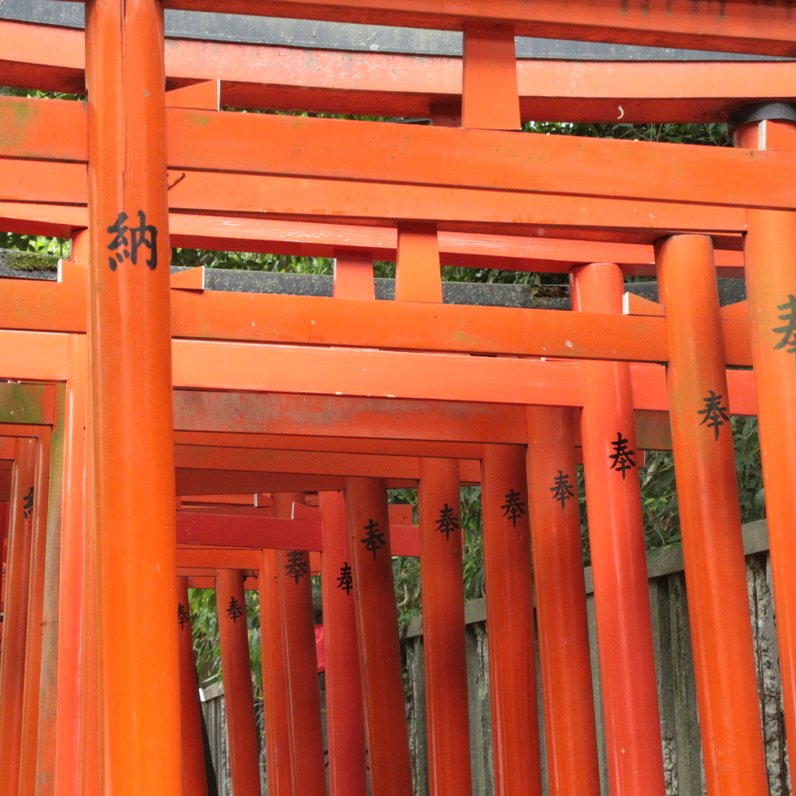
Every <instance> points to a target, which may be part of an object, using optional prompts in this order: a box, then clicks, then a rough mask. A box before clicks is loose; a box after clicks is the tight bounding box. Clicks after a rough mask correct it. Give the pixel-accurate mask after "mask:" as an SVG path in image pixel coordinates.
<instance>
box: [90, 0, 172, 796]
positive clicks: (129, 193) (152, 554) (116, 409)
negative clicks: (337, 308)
mask: <svg viewBox="0 0 796 796" xmlns="http://www.w3.org/2000/svg"><path fill="white" fill-rule="evenodd" d="M86 81H87V86H88V104H87V114H86V115H87V122H88V124H87V133H88V135H87V141H88V154H89V159H88V187H89V212H90V221H89V230H90V232H89V234H90V236H91V246H90V248H91V258H90V259H91V264H90V277H89V282H90V291H89V317H90V327H89V349H90V356H89V362H90V368H91V383H92V390H93V413H92V423H93V430H94V436H93V441H94V468H95V469H94V474H95V478H94V482H93V484H92V491H93V493H94V495H95V498H96V503H95V524H94V528H93V530H94V531H95V533H96V538H97V543H98V561H99V565H98V593H97V596H98V600H97V605H98V608H99V627H98V638H99V648H100V656H99V663H100V679H101V684H102V685H101V706H102V722H103V723H102V747H101V748H102V753H101V759H102V787H103V789H104V790H106V791H110V792H113V793H114V794H118V795H119V796H125V794H132V793H157V792H165V793H178V792H179V790H180V787H181V766H180V755H179V749H180V703H179V691H178V689H177V688H176V684H177V683H178V682H179V681H178V676H179V659H178V650H177V628H176V626H175V623H174V614H173V610H174V605H175V603H176V593H175V581H174V571H175V564H176V562H175V527H174V462H173V449H172V444H171V432H172V428H173V421H172V410H171V346H170V334H169V303H168V302H169V281H168V276H169V274H168V263H169V257H170V248H169V241H168V209H167V204H166V190H167V186H166V180H165V178H164V174H165V170H166V141H165V136H164V132H163V131H164V128H165V106H164V92H163V89H164V84H165V73H164V65H163V9H162V6H161V5H160V3H159V2H157V0H131V2H126V3H125V4H124V5H120V4H119V3H117V2H115V0H93V2H90V3H89V4H88V5H87V15H86ZM83 145H84V146H85V141H84V142H83ZM132 174H135V175H136V177H135V179H133V178H131V176H130V175H132ZM122 213H124V214H126V215H124V216H122V215H120V214H122ZM125 219H126V222H125ZM117 222H123V223H126V225H127V227H128V233H127V236H128V237H127V241H126V242H125V243H124V244H121V245H120V246H119V248H118V249H113V248H109V247H112V245H113V243H114V240H115V236H114V234H113V230H112V227H114V225H116V224H117ZM136 228H138V233H139V234H140V235H141V236H143V240H144V241H145V242H146V243H148V244H149V246H148V247H147V246H146V245H141V246H140V248H139V249H138V257H139V262H138V264H137V265H134V264H133V262H132V253H133V251H135V249H134V248H133V247H134V242H135V241H134V239H133V236H134V235H135V234H136V233H135V229H136ZM119 234H123V233H121V232H120V233H119ZM155 234H157V240H155V239H154V236H155ZM128 244H129V246H130V247H131V248H130V249H129V251H130V257H129V258H126V257H125V256H124V254H123V251H124V250H125V248H126V246H127V245H128ZM116 254H120V255H121V260H118V259H117V258H116V256H115V255H116ZM111 258H113V262H114V269H111V267H110V265H109V264H110V260H111ZM155 258H156V259H155ZM154 649H157V650H158V654H157V655H153V654H152V650H154ZM142 727H149V728H151V727H157V728H158V731H157V732H156V733H147V732H142V731H141V729H140V728H142ZM92 763H93V764H94V765H96V766H98V765H99V758H98V759H96V760H94V761H92Z"/></svg>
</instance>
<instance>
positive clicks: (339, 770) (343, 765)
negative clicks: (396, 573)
mask: <svg viewBox="0 0 796 796" xmlns="http://www.w3.org/2000/svg"><path fill="white" fill-rule="evenodd" d="M320 511H321V535H322V539H323V554H322V556H321V590H322V596H323V631H324V632H323V639H324V652H325V657H326V727H327V739H328V740H327V743H328V747H329V793H330V795H331V796H366V794H367V792H368V783H367V773H366V769H365V716H364V713H363V708H362V689H361V685H360V684H361V673H360V670H359V654H358V647H357V628H356V614H355V610H354V596H353V594H352V591H353V576H352V577H351V582H350V583H349V579H348V576H349V574H350V573H351V563H350V556H349V553H348V532H347V529H346V509H345V500H344V498H343V495H342V493H341V492H322V493H321V495H320ZM391 530H392V529H391Z"/></svg>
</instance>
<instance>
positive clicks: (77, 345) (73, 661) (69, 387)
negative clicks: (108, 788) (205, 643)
mask: <svg viewBox="0 0 796 796" xmlns="http://www.w3.org/2000/svg"><path fill="white" fill-rule="evenodd" d="M88 243H89V236H88V233H87V232H85V231H84V232H80V233H77V234H76V235H75V236H74V237H73V238H72V251H71V254H70V262H71V263H72V264H73V265H75V267H76V266H77V265H80V266H82V268H83V269H85V274H86V276H85V278H86V279H87V278H88V251H87V248H88ZM68 357H69V359H68V374H69V376H68V379H67V382H66V386H65V395H64V419H63V423H64V430H63V467H62V479H63V484H62V489H63V495H62V498H61V517H60V520H61V522H60V524H61V539H60V550H59V552H60V566H59V573H58V606H57V609H58V652H57V673H56V681H57V682H56V690H57V705H58V709H57V711H56V712H55V717H54V722H53V723H54V727H53V732H54V735H55V739H54V744H55V749H54V756H55V760H54V777H53V793H75V792H78V791H79V789H80V787H81V765H82V763H81V761H82V755H83V753H84V752H88V750H92V749H93V751H94V754H96V748H95V747H96V742H97V737H96V732H93V733H84V729H85V728H86V724H87V721H88V719H89V717H91V718H93V719H94V720H95V723H94V726H95V727H96V719H97V716H96V710H94V711H87V710H83V707H82V701H83V698H84V697H85V696H86V690H87V689H88V688H94V689H96V671H95V670H91V669H90V667H89V664H88V662H87V660H86V655H85V653H86V652H87V651H90V650H91V648H92V647H93V648H96V634H95V633H94V632H93V631H92V630H89V628H93V627H94V624H93V622H94V615H93V613H92V614H91V616H90V617H89V616H87V615H86V613H85V611H84V601H86V600H87V598H88V596H89V595H94V593H95V590H94V586H93V584H94V580H93V578H94V575H95V572H96V570H95V567H94V566H93V564H94V562H95V557H94V556H93V555H91V554H89V553H88V552H87V549H88V544H89V543H90V542H92V540H93V537H92V536H91V534H90V531H89V525H88V523H89V522H90V519H91V517H92V512H91V511H89V510H87V505H86V504H87V500H86V485H87V483H88V459H87V455H88V444H87V419H88V404H89V397H88V383H87V376H88V343H87V340H86V337H85V335H72V336H70V339H69V353H68ZM78 639H82V642H78V641H77V640H78ZM89 645H91V646H89ZM92 660H93V661H94V664H96V656H93V657H92ZM95 770H96V769H95ZM83 787H84V792H85V793H93V792H94V791H92V790H91V789H90V788H89V787H88V785H87V783H86V782H84V783H83Z"/></svg>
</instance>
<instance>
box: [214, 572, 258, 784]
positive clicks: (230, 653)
mask: <svg viewBox="0 0 796 796" xmlns="http://www.w3.org/2000/svg"><path fill="white" fill-rule="evenodd" d="M216 610H217V612H218V636H219V640H220V642H221V666H222V671H223V679H224V704H225V706H226V715H227V740H228V743H229V747H228V748H229V766H230V775H231V780H232V787H233V788H234V790H235V793H239V794H241V796H255V794H257V795H259V793H260V761H259V752H258V750H257V725H256V724H255V720H254V696H253V695H252V678H251V663H250V660H249V634H248V629H247V620H246V595H245V594H244V592H243V575H242V573H241V571H240V570H233V569H219V570H218V571H217V572H216Z"/></svg>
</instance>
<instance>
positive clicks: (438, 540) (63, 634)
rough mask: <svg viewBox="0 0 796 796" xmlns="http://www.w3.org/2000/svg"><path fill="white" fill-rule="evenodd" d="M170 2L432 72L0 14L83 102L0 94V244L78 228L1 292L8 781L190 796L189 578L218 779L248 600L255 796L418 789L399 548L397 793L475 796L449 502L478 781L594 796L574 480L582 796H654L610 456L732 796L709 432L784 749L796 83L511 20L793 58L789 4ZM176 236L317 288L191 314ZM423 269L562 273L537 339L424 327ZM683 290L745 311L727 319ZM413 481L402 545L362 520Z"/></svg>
mask: <svg viewBox="0 0 796 796" xmlns="http://www.w3.org/2000/svg"><path fill="white" fill-rule="evenodd" d="M63 5H64V7H66V6H68V5H69V4H66V3H64V4H63ZM165 5H166V6H167V7H170V8H175V9H189V10H194V11H197V10H198V11H205V12H218V11H224V12H227V13H238V14H263V13H266V12H267V13H268V14H270V15H272V16H275V17H293V18H295V19H296V20H302V19H304V20H307V19H312V20H320V21H331V22H335V21H336V22H346V23H367V24H373V25H386V26H406V27H409V28H431V29H436V30H443V31H445V30H447V31H463V33H464V36H463V55H462V56H461V57H460V56H457V55H452V56H436V57H431V56H427V55H423V56H420V55H417V54H416V53H414V54H413V53H412V52H411V51H410V52H403V53H384V52H354V53H343V52H340V51H337V50H335V49H334V48H331V47H327V48H323V47H319V48H316V50H315V51H313V50H307V49H297V48H291V47H288V46H280V45H256V44H236V43H233V42H229V41H226V42H219V41H216V42H203V41H190V40H187V39H185V40H182V39H181V40H177V39H169V40H168V41H167V42H166V45H165V48H164V23H163V10H162V6H161V5H160V4H159V3H158V2H157V1H156V0H127V2H124V3H122V2H120V0H94V1H93V2H90V3H86V12H87V13H86V22H85V34H84V32H83V30H82V29H69V28H66V27H57V26H55V27H53V26H45V25H41V24H33V23H30V22H24V21H9V20H2V21H0V73H1V74H2V78H1V79H0V83H2V84H5V85H10V86H15V87H19V88H23V89H42V90H45V91H47V92H72V93H77V94H81V95H83V94H86V93H87V101H74V100H69V99H49V98H31V97H25V96H3V97H0V219H2V222H0V223H2V228H3V229H5V230H7V231H14V232H26V233H31V234H47V235H56V236H59V237H62V238H70V239H71V241H72V247H71V255H70V259H69V260H68V261H66V262H62V263H61V264H60V267H59V277H58V281H57V282H45V281H40V280H29V279H3V280H2V282H1V283H0V327H1V330H0V375H2V377H3V379H4V382H3V383H2V384H0V421H2V423H3V427H2V436H0V460H1V461H2V463H3V466H4V469H2V470H0V500H2V501H4V502H2V503H0V523H1V524H2V528H3V529H4V531H5V533H6V537H7V543H6V545H5V547H4V548H3V549H4V564H5V568H4V573H5V575H4V590H3V625H2V650H1V652H0V761H1V764H0V793H2V794H32V793H36V794H47V793H54V794H58V795H59V796H62V795H64V794H78V793H80V794H93V793H107V794H114V796H117V795H119V794H176V793H185V794H191V795H193V794H202V793H206V792H207V783H206V781H205V764H204V756H203V754H204V753H203V750H202V743H201V731H200V721H199V706H198V698H197V684H196V672H195V668H194V661H193V652H192V649H191V640H190V632H189V630H190V616H189V615H188V612H187V609H186V606H187V596H186V589H187V588H188V587H189V586H191V587H198V588H215V589H216V590H217V592H218V605H219V627H220V636H221V650H222V661H223V671H224V689H225V698H226V710H227V718H228V735H229V750H230V758H231V776H232V783H233V790H234V792H235V794H236V795H237V794H251V793H259V792H260V776H259V769H258V757H257V740H256V735H255V723H254V716H253V712H252V694H251V680H250V664H249V659H248V652H247V641H246V623H245V621H238V620H239V619H240V617H241V614H240V607H241V606H242V605H243V604H244V594H243V588H244V579H245V581H246V583H245V585H246V586H247V587H252V586H255V587H257V588H258V589H259V592H260V611H261V617H260V619H261V626H262V643H263V655H262V659H263V672H262V674H263V690H264V701H265V727H266V732H265V744H266V761H267V779H268V792H269V793H273V794H287V793H291V794H300V795H301V796H305V795H306V794H316V793H325V792H327V788H328V790H329V792H331V793H334V794H345V795H346V796H351V795H356V794H365V793H366V792H367V791H368V788H370V789H371V792H372V793H374V794H409V793H411V792H412V775H411V761H410V756H409V747H408V742H407V729H406V720H405V710H404V694H403V684H402V675H401V667H400V652H399V637H398V628H397V622H396V608H395V598H394V594H393V581H392V568H391V561H392V558H391V556H392V555H415V556H416V555H419V556H420V560H421V570H422V593H423V622H424V657H425V672H426V675H425V676H426V699H427V711H428V757H429V768H430V782H431V785H430V788H431V792H432V793H434V794H457V795H458V794H463V793H469V792H471V782H470V764H469V756H470V749H469V738H468V721H467V684H466V675H465V650H464V603H463V589H462V571H461V568H462V537H461V529H460V527H459V526H460V518H459V486H460V484H462V483H480V484H481V485H482V501H483V543H484V559H485V579H486V584H487V585H486V588H487V626H488V631H489V635H488V644H489V686H490V699H491V716H492V719H491V720H492V738H493V756H494V777H495V792H496V793H500V794H523V796H524V795H525V794H540V793H542V787H543V786H542V781H541V780H542V776H541V768H542V766H541V754H545V755H546V765H547V772H548V774H547V784H546V788H547V792H549V793H555V794H579V795H585V794H598V793H599V778H598V764H597V751H596V741H595V715H594V705H593V697H592V693H593V683H592V679H591V673H590V667H589V640H588V634H587V625H586V608H585V596H584V580H583V569H582V562H581V544H580V524H579V512H578V499H577V498H578V496H577V494H576V490H577V479H576V466H577V465H578V463H580V462H582V464H583V466H584V474H585V489H586V498H587V500H586V505H587V515H588V526H589V540H590V545H591V553H592V563H593V577H594V599H595V611H596V619H597V643H598V650H599V677H600V683H599V687H600V692H601V709H602V713H603V720H604V727H605V743H606V750H607V755H606V760H607V767H608V776H609V782H610V791H611V793H612V794H623V795H627V794H629V795H630V796H637V795H641V794H643V795H644V796H647V795H648V794H662V793H663V792H664V779H663V766H662V752H661V736H660V726H659V718H658V702H657V695H656V675H655V668H654V659H653V648H652V636H651V625H650V611H649V601H648V596H647V590H646V589H647V586H646V582H647V581H646V570H645V553H644V543H643V530H642V522H641V509H640V496H639V476H638V468H639V465H640V464H641V463H642V459H643V451H644V450H646V449H667V448H671V449H672V450H673V452H674V460H675V470H676V478H677V491H678V502H679V511H680V521H681V525H682V537H683V553H684V560H685V573H686V583H687V589H688V608H689V620H690V623H691V627H692V633H693V640H694V645H693V647H694V648H693V655H694V664H695V681H696V693H697V702H698V710H699V718H700V727H701V736H702V747H703V749H702V751H703V756H704V767H705V777H706V782H707V788H708V792H709V793H713V794H739V796H740V795H741V794H743V796H749V794H766V793H767V792H768V785H767V781H766V769H765V760H764V746H763V739H762V731H761V723H760V711H759V704H758V695H757V685H756V680H755V669H754V661H753V651H752V639H751V629H750V616H749V607H748V601H747V595H746V584H745V574H744V554H743V546H742V538H741V528H740V517H739V507H738V495H737V487H736V482H735V466H734V461H733V444H732V432H731V428H730V425H729V417H730V415H732V414H747V415H751V414H757V415H758V417H759V426H760V437H761V449H762V464H763V476H764V480H765V492H766V502H767V517H768V531H769V537H770V552H771V565H772V571H773V580H774V592H775V605H776V614H777V632H778V644H779V656H780V667H781V676H782V687H783V694H784V710H785V722H786V729H787V734H788V737H789V738H790V739H793V738H794V737H796V566H795V565H794V564H796V561H795V559H796V539H794V536H793V522H794V517H796V490H795V489H794V488H793V485H794V483H796V415H795V414H794V411H793V407H794V405H796V215H794V205H796V192H795V191H794V185H795V184H796V157H794V155H793V153H792V151H791V150H793V149H795V148H796V121H795V120H796V111H794V108H793V106H792V105H791V104H789V103H790V102H791V101H793V100H794V98H795V97H796V89H794V87H793V86H794V68H796V67H794V66H793V64H792V62H788V61H787V60H763V59H761V60H757V59H753V60H750V61H737V60H736V61H729V60H715V57H714V60H704V61H703V60H700V61H674V62H671V63H663V62H654V63H646V62H625V61H614V62H597V61H591V62H585V61H583V62H581V61H577V60H576V61H554V60H548V61H543V60H533V59H530V60H517V58H516V51H515V35H516V36H528V35H533V36H541V37H546V38H557V39H564V38H566V39H572V40H582V41H588V42H607V43H618V44H631V45H632V44H635V45H647V46H649V45H655V46H664V47H675V48H683V47H688V48H696V49H704V50H711V51H716V52H723V53H727V52H735V53H747V54H751V55H775V56H784V57H786V58H787V57H788V56H792V55H793V54H794V53H796V15H794V14H793V11H792V9H791V7H790V4H789V3H766V4H760V3H757V2H753V1H752V0H735V2H731V3H726V4H725V3H710V2H692V0H673V2H672V1H670V2H666V3H664V2H663V0H652V2H635V1H634V0H633V1H631V2H604V0H537V2H535V3H527V2H523V1H522V0H493V2H492V3H490V4H488V5H487V4H484V3H482V2H477V0H459V2H455V3H440V2H434V1H432V0H401V2H398V0H356V1H355V0H347V1H344V0H339V1H338V0H311V2H310V0H307V1H306V2H305V1H304V0H293V1H291V2H288V1H287V0H285V1H280V0H273V2H268V3H255V2H246V1H245V0H237V1H235V2H232V1H231V0H226V2H222V1H221V0H174V1H173V2H167V3H166V4H165ZM487 8H488V9H489V14H490V16H489V17H486V16H484V14H485V10H486V9H487ZM210 19H216V18H215V17H211V18H210ZM164 52H165V58H164V57H163V54H164ZM222 106H223V107H235V108H238V109H240V108H263V109H277V110H284V109H291V108H301V109H303V110H307V111H323V112H331V113H338V114H339V113H354V114H362V113H364V112H366V113H367V114H368V115H369V116H371V117H379V116H388V117H396V116H397V117H412V118H417V117H422V118H425V119H426V120H428V121H429V122H430V123H428V124H422V125H417V124H398V123H394V122H392V123H391V122H380V121H359V120H356V121H355V120H341V119H329V118H313V117H307V116H289V115H274V114H252V113H240V112H236V111H221V110H219V108H220V107H222ZM540 118H542V119H551V120H554V121H584V120H585V121H592V122H615V121H617V120H618V119H622V120H624V121H625V122H644V121H676V122H690V121H699V122H701V121H727V120H728V119H730V118H731V121H732V123H733V131H734V142H735V145H736V146H735V147H734V148H710V147H704V146H688V145H682V144H662V143H650V142H645V143H638V142H628V141H620V140H598V139H586V138H580V137H574V136H544V135H539V134H532V133H527V134H522V135H519V134H517V132H516V131H517V130H518V129H519V128H520V125H521V122H522V121H524V120H529V119H537V120H538V119H540ZM171 246H181V247H194V248H202V249H218V250H237V251H255V252H275V253H289V254H300V255H313V256H331V257H334V258H335V265H336V267H335V279H334V295H333V296H332V297H318V296H306V295H302V296H293V295H265V294H256V293H230V292H220V291H211V290H205V289H204V275H203V272H202V270H201V269H194V270H189V271H183V272H180V273H178V274H173V275H171V276H170V275H169V268H168V264H169V257H170V247H171ZM374 260H395V261H396V264H397V272H396V282H395V298H394V300H391V301H376V300H375V299H374V288H373V278H372V267H373V262H374ZM449 264H456V265H465V266H468V267H474V268H501V269H519V270H528V271H542V272H559V273H569V274H570V275H571V286H572V311H561V310H545V309H518V308H511V307H492V306H465V305H454V304H449V303H443V302H442V288H441V272H440V266H441V265H449ZM717 274H718V275H719V276H740V275H743V276H744V277H745V280H746V292H747V299H746V300H745V301H743V302H741V303H738V304H733V305H729V306H725V307H721V308H720V307H719V302H718V298H717V281H716V277H717ZM628 275H656V276H657V280H658V288H659V299H660V303H656V302H652V301H648V300H643V299H640V298H638V297H633V296H630V295H627V294H625V298H624V299H623V292H624V277H626V276H628ZM406 486H418V488H419V512H418V515H419V527H413V525H412V518H411V516H409V515H408V514H407V512H406V510H405V509H401V508H400V507H395V506H388V504H387V497H386V489H388V488H393V487H406ZM175 497H176V512H175ZM532 570H533V573H534V576H533V579H532V575H531V573H532ZM310 572H320V574H321V582H322V599H323V612H324V625H325V636H326V657H327V664H326V666H327V668H326V689H327V695H326V699H327V706H326V707H327V723H328V757H329V762H328V783H327V775H326V773H325V770H324V748H323V743H324V742H323V737H322V732H321V712H320V705H319V694H318V681H317V672H316V660H315V645H314V634H313V618H312V605H311V589H310V578H309V577H308V575H309V574H310ZM534 602H535V609H534V607H533V606H534ZM534 616H535V625H536V631H535V630H534ZM537 644H538V653H539V661H540V669H541V680H540V682H541V700H540V704H541V705H542V706H543V707H542V709H541V713H542V716H539V715H537V714H538V712H540V711H539V710H538V709H537V693H536V674H535V666H536V663H535V658H536V652H535V645H537ZM540 722H543V725H544V737H545V740H544V744H543V746H544V749H543V750H541V749H540V733H539V726H540ZM366 749H367V771H366ZM789 754H790V756H791V757H790V762H791V770H794V762H796V760H795V759H794V745H793V744H792V743H791V744H790V749H789Z"/></svg>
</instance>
